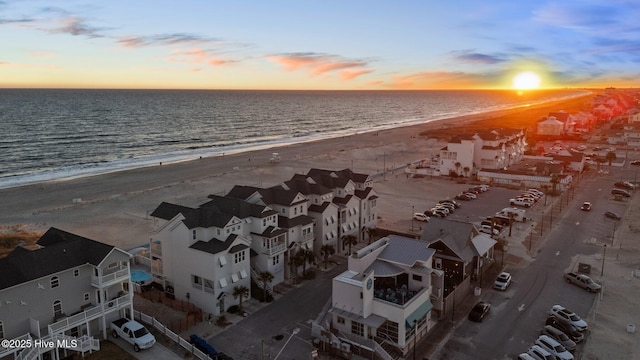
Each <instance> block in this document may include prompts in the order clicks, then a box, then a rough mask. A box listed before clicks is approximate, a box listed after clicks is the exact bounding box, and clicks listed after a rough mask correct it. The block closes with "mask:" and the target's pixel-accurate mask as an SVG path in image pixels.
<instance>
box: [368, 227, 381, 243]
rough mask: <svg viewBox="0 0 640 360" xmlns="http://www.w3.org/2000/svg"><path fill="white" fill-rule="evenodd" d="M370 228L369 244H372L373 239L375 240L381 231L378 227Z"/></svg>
mask: <svg viewBox="0 0 640 360" xmlns="http://www.w3.org/2000/svg"><path fill="white" fill-rule="evenodd" d="M367 229H369V230H367V232H368V233H369V244H371V241H372V240H374V239H375V238H376V237H377V236H378V235H379V231H378V229H377V228H367Z"/></svg>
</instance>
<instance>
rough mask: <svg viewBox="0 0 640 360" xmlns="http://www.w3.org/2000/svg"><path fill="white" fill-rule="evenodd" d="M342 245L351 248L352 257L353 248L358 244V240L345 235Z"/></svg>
mask: <svg viewBox="0 0 640 360" xmlns="http://www.w3.org/2000/svg"><path fill="white" fill-rule="evenodd" d="M342 244H343V245H347V246H349V255H351V246H352V245H356V244H358V239H357V238H356V237H355V236H353V235H344V236H343V237H342Z"/></svg>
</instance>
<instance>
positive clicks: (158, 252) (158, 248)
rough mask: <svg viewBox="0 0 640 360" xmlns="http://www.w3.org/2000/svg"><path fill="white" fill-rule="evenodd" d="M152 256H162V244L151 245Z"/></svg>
mask: <svg viewBox="0 0 640 360" xmlns="http://www.w3.org/2000/svg"><path fill="white" fill-rule="evenodd" d="M151 254H152V255H153V256H162V244H156V243H154V242H152V243H151Z"/></svg>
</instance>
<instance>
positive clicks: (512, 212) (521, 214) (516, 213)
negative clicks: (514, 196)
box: [496, 207, 527, 222]
mask: <svg viewBox="0 0 640 360" xmlns="http://www.w3.org/2000/svg"><path fill="white" fill-rule="evenodd" d="M526 213H527V210H525V209H519V208H515V207H508V208H504V209H502V210H500V211H498V212H497V213H496V216H504V217H506V218H510V219H511V218H512V217H513V220H514V221H520V222H527V216H526Z"/></svg>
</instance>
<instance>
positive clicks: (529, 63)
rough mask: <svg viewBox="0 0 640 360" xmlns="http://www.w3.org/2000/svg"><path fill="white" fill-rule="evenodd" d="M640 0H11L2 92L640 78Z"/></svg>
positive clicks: (2, 33)
mask: <svg viewBox="0 0 640 360" xmlns="http://www.w3.org/2000/svg"><path fill="white" fill-rule="evenodd" d="M638 19H640V2H638V1H630V0H627V1H619V0H609V1H606V2H605V1H589V0H585V1H573V0H564V1H559V0H558V1H546V0H542V1H514V0H494V1H482V0H456V1H415V0H413V1H398V0H394V1H371V0H367V1H360V0H349V1H306V0H295V1H279V0H273V1H272V0H269V1H250V0H246V1H242V0H240V1H215V0H202V1H194V0H185V1H164V0H153V1H149V0H133V1H120V0H109V1H75V0H69V1H55V2H54V1H38V0H0V88H14V87H27V88H28V87H55V88H60V87H63V88H170V89H301V90H304V89H326V90H350V89H355V90H358V89H361V90H369V89H371V90H376V89H381V90H384V89H454V88H455V89H486V88H489V89H495V88H511V87H512V84H513V78H514V77H515V76H516V75H517V74H518V73H521V72H524V71H530V72H533V73H534V74H537V75H538V76H539V77H540V87H542V88H554V87H609V86H613V87H640V81H639V80H640V35H639V34H640V29H639V28H640V22H639V20H638Z"/></svg>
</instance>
